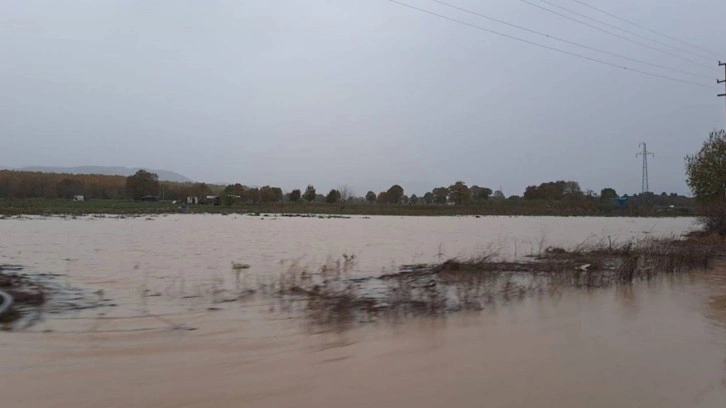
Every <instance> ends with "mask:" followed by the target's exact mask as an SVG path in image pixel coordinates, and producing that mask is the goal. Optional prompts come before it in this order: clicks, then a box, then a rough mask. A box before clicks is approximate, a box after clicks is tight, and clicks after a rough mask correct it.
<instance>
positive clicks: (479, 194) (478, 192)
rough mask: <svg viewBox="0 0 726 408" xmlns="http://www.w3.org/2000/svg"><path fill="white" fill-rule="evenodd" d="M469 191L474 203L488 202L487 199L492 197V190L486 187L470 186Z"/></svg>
mask: <svg viewBox="0 0 726 408" xmlns="http://www.w3.org/2000/svg"><path fill="white" fill-rule="evenodd" d="M469 191H471V198H472V199H473V200H474V201H484V200H488V199H489V197H491V196H492V189H491V188H487V187H479V186H476V185H474V186H471V188H470V189H469Z"/></svg>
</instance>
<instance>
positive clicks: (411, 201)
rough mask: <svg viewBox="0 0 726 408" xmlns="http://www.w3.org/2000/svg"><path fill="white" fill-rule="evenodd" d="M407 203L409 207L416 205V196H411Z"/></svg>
mask: <svg viewBox="0 0 726 408" xmlns="http://www.w3.org/2000/svg"><path fill="white" fill-rule="evenodd" d="M408 203H409V204H411V205H416V204H418V196H417V195H416V194H411V198H409V199H408Z"/></svg>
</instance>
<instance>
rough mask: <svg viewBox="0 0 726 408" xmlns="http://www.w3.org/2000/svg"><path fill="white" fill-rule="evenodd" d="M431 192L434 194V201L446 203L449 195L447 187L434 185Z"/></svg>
mask: <svg viewBox="0 0 726 408" xmlns="http://www.w3.org/2000/svg"><path fill="white" fill-rule="evenodd" d="M432 194H433V196H434V203H436V204H446V200H447V199H448V197H449V189H448V188H446V187H436V188H435V189H434V191H433V192H432Z"/></svg>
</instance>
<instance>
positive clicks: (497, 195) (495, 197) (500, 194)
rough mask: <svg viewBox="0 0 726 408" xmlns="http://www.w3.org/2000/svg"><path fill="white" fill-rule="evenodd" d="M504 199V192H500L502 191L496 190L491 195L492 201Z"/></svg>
mask: <svg viewBox="0 0 726 408" xmlns="http://www.w3.org/2000/svg"><path fill="white" fill-rule="evenodd" d="M504 198H505V197H504V192H502V190H496V191H495V192H494V193H492V199H493V200H504ZM525 198H527V197H525Z"/></svg>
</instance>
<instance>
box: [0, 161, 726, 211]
mask: <svg viewBox="0 0 726 408" xmlns="http://www.w3.org/2000/svg"><path fill="white" fill-rule="evenodd" d="M723 188H724V187H723V185H718V186H716V187H714V188H712V190H710V191H716V193H718V194H723V193H722V192H723V191H724V190H723ZM699 191H700V190H699ZM716 193H712V194H716ZM76 195H82V196H85V197H86V198H90V199H134V200H140V199H142V198H144V197H147V196H151V197H155V198H159V199H165V200H180V201H182V200H185V199H186V197H189V196H193V197H200V198H202V201H204V200H203V199H204V198H205V197H207V196H210V195H211V196H215V197H217V196H218V197H219V200H218V201H217V202H218V203H219V204H222V205H226V206H231V205H235V204H258V203H279V202H291V203H295V202H309V203H313V202H315V203H328V204H346V203H351V204H365V203H368V204H381V205H483V204H486V203H491V202H494V201H506V202H512V203H517V202H531V203H536V202H549V203H550V205H559V206H568V207H577V208H587V209H596V208H597V207H598V206H600V207H602V206H614V205H615V199H616V198H618V193H617V192H616V191H615V190H614V189H612V188H609V187H608V188H603V189H602V190H600V192H599V194H598V193H596V192H594V191H591V190H586V191H583V190H582V189H581V188H580V185H579V183H578V182H576V181H564V180H559V181H552V182H545V183H541V184H539V185H531V186H528V187H527V188H526V189H525V191H524V193H523V194H522V195H521V196H518V195H512V196H509V197H505V195H504V193H503V192H502V191H500V190H492V189H491V188H488V187H481V186H478V185H472V186H471V187H470V186H468V185H467V183H465V182H464V181H456V182H454V183H453V184H451V185H450V186H448V187H447V186H440V187H436V188H434V189H432V190H431V191H429V192H426V193H425V194H423V195H421V196H418V195H416V194H411V195H407V194H406V191H405V190H404V188H403V187H401V186H400V185H398V184H394V185H392V186H391V187H390V188H388V189H387V190H385V191H380V192H378V193H376V192H374V191H368V192H367V193H366V194H365V195H362V196H358V195H356V194H355V193H354V192H353V191H352V190H351V189H350V188H349V187H348V186H346V185H340V186H338V187H337V188H333V189H331V190H329V191H327V192H318V191H317V190H316V188H315V187H314V186H313V185H308V186H307V187H306V188H305V189H293V190H292V191H290V192H288V193H287V194H285V193H283V190H282V189H281V188H280V187H275V186H270V185H265V186H262V187H249V186H246V185H243V184H241V183H235V184H230V185H227V186H222V185H214V184H206V183H177V182H165V181H159V179H158V176H157V175H156V174H154V173H150V172H147V171H144V170H139V171H138V172H137V173H136V174H134V175H132V176H129V177H123V176H105V175H88V174H58V173H40V172H27V171H14V170H1V171H0V197H3V198H11V199H12V198H16V199H23V198H49V199H53V198H62V199H70V198H73V197H74V196H76ZM685 200H687V199H686V198H685V197H682V196H678V195H676V194H666V193H662V194H661V195H655V194H652V193H647V194H646V195H635V196H631V198H630V202H631V204H633V205H638V204H644V203H650V204H652V205H661V206H667V205H683V204H684V203H685V202H686V201H685ZM215 201H216V200H215ZM557 203H560V204H557Z"/></svg>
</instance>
